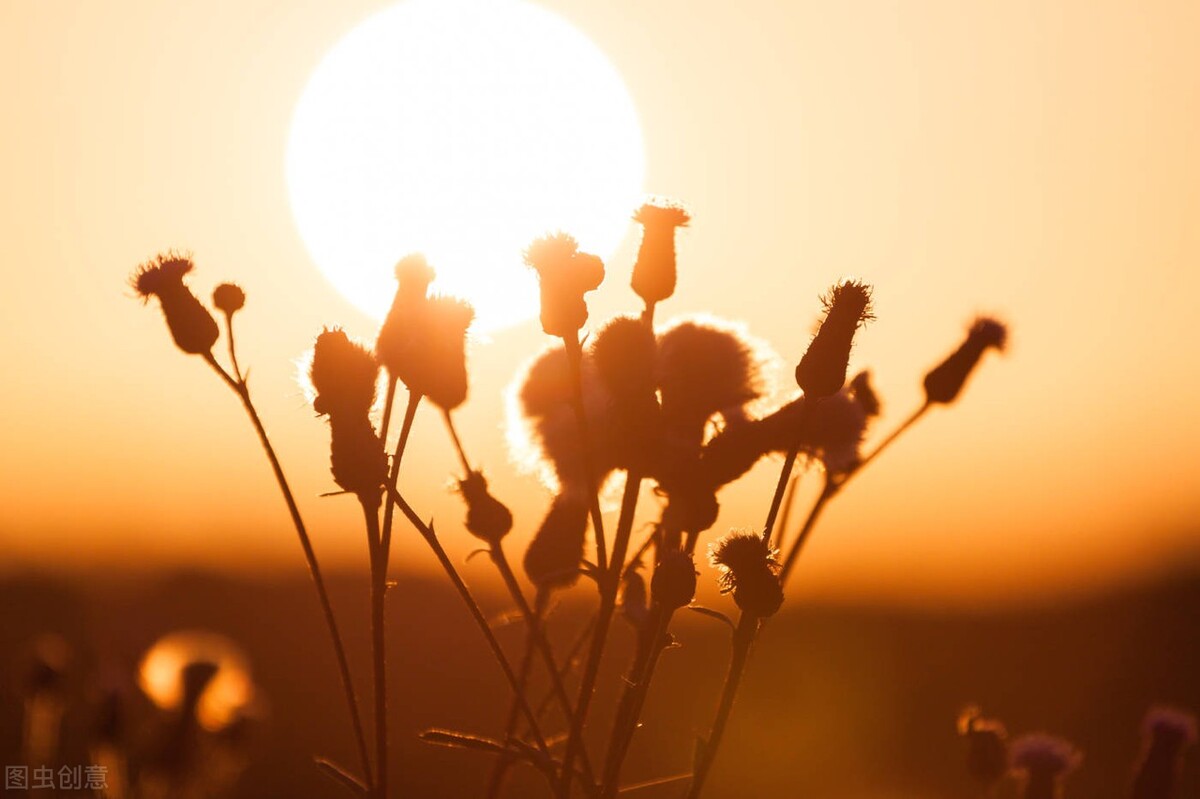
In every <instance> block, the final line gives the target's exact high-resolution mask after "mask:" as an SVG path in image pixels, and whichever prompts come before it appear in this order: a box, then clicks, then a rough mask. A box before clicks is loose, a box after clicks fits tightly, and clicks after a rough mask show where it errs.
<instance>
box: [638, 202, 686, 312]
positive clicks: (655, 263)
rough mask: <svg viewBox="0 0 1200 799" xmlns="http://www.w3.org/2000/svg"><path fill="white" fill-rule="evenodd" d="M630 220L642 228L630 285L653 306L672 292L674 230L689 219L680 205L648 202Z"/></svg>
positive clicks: (673, 281)
mask: <svg viewBox="0 0 1200 799" xmlns="http://www.w3.org/2000/svg"><path fill="white" fill-rule="evenodd" d="M633 219H634V221H636V222H639V223H641V225H642V243H641V245H640V246H639V247H638V254H637V261H635V262H634V265H633V277H632V279H631V281H630V285H631V286H632V287H633V290H634V292H635V293H636V294H637V295H638V296H639V297H641V298H642V300H644V301H645V303H646V305H647V306H653V305H654V304H655V303H658V302H662V301H663V300H665V299H667V298H668V297H670V296H671V295H672V294H674V293H675V282H676V265H675V229H676V228H678V227H683V226H685V225H687V223H688V222H689V221H690V219H691V217H690V216H689V215H688V212H687V211H686V210H684V208H683V207H682V206H680V205H677V204H674V203H670V202H650V203H646V204H645V205H643V206H642V207H641V208H639V209H638V210H637V212H636V213H635V214H634V215H633Z"/></svg>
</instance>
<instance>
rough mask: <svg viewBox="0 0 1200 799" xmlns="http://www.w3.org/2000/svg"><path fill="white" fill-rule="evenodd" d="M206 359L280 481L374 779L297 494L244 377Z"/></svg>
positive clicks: (362, 754)
mask: <svg viewBox="0 0 1200 799" xmlns="http://www.w3.org/2000/svg"><path fill="white" fill-rule="evenodd" d="M205 361H206V362H207V363H208V365H209V366H211V367H212V368H213V369H215V370H216V372H217V374H218V375H219V376H220V377H221V379H222V380H224V381H225V383H226V384H227V385H228V386H229V387H230V388H231V389H233V391H234V393H236V394H237V395H238V398H239V399H241V401H242V406H243V407H244V408H245V409H246V414H247V415H248V416H249V417H250V422H251V424H252V425H253V427H254V432H255V433H257V435H258V441H259V443H260V444H261V445H262V448H263V451H264V452H265V453H266V456H267V461H268V462H269V463H270V465H271V471H272V473H273V474H274V475H275V482H276V483H278V484H279V490H280V493H282V494H283V501H284V503H285V504H286V505H287V509H288V514H289V515H290V516H291V519H292V526H293V527H295V528H296V537H297V538H298V539H299V540H300V549H301V550H302V551H303V552H304V561H305V563H306V564H307V565H308V573H309V576H310V577H311V578H312V581H313V587H314V588H315V589H316V592H317V599H318V600H319V601H320V603H321V612H322V614H323V615H324V617H325V626H326V627H327V628H328V630H329V638H330V640H331V642H332V644H333V652H334V657H335V658H336V660H337V667H338V676H339V677H340V679H341V683H342V692H343V694H344V695H345V700H346V707H347V709H348V710H349V711H350V722H351V724H352V726H353V728H354V739H355V743H356V744H357V747H358V753H359V758H360V759H361V761H362V769H363V774H364V775H365V779H366V781H367V782H368V783H373V781H374V778H373V777H372V774H371V759H370V756H369V755H368V754H367V737H366V733H365V732H364V728H363V723H362V716H361V715H359V709H358V699H357V697H356V695H355V692H354V681H353V680H352V679H351V677H350V664H349V661H348V660H347V658H346V647H345V645H344V644H343V643H342V634H341V632H340V631H339V629H338V625H337V618H336V617H335V616H334V614H333V605H332V603H331V602H330V601H329V591H328V590H327V589H326V587H325V579H324V578H323V577H322V576H321V567H320V566H319V565H318V563H317V553H316V551H315V550H314V549H313V546H312V540H311V539H310V538H309V536H308V529H307V528H306V527H305V525H304V519H303V518H302V517H301V516H300V508H299V507H298V506H297V505H296V498H295V496H293V494H292V489H291V486H290V485H289V484H288V481H287V477H286V476H284V473H283V466H282V465H281V464H280V463H279V457H278V456H277V455H276V454H275V447H274V446H272V444H271V439H270V438H269V437H268V436H267V431H266V429H265V428H264V427H263V424H262V420H261V419H260V418H259V416H258V411H257V409H256V408H255V407H254V403H253V401H251V399H250V388H249V386H248V385H247V384H246V382H245V381H244V380H235V379H234V378H232V377H230V375H229V373H228V372H226V371H225V370H224V369H222V368H221V365H220V364H218V363H217V362H216V360H215V359H214V358H213V357H212V353H208V354H207V355H206V356H205Z"/></svg>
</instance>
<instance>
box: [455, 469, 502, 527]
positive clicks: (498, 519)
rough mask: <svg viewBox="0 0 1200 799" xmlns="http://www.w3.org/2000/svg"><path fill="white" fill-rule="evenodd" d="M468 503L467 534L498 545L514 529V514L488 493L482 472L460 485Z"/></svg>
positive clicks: (469, 475) (468, 477) (460, 482)
mask: <svg viewBox="0 0 1200 799" xmlns="http://www.w3.org/2000/svg"><path fill="white" fill-rule="evenodd" d="M458 491H459V493H460V494H462V498H463V501H464V502H466V503H467V522H466V527H467V532H469V533H471V535H473V536H475V537H476V538H478V539H480V540H482V541H486V542H487V543H489V544H498V543H500V541H501V539H503V538H504V536H506V535H508V531H509V530H511V529H512V526H513V517H512V513H511V512H510V511H509V509H508V508H507V507H505V505H504V503H503V502H501V501H500V500H498V499H496V498H495V497H494V496H492V495H491V493H490V492H489V491H488V487H487V480H486V479H484V476H483V473H482V472H474V471H473V472H471V473H469V474H468V475H467V477H466V479H465V480H461V481H459V483H458Z"/></svg>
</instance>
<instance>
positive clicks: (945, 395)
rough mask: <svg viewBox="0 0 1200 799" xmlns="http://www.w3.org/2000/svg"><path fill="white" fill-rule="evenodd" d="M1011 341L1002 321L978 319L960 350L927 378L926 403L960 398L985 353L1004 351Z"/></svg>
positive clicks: (946, 402)
mask: <svg viewBox="0 0 1200 799" xmlns="http://www.w3.org/2000/svg"><path fill="white" fill-rule="evenodd" d="M1007 339H1008V331H1007V328H1006V327H1005V326H1004V324H1003V323H1002V322H998V321H996V320H995V319H990V318H987V317H981V318H979V319H976V320H975V322H974V323H973V324H972V325H971V327H970V329H969V330H968V331H967V337H966V339H965V340H964V341H963V343H962V344H961V345H960V346H959V348H958V349H957V350H955V351H954V352H953V353H951V354H950V356H949V357H947V358H946V360H944V361H942V362H941V363H940V364H938V365H937V366H935V367H934V368H933V369H932V370H931V371H930V372H929V374H927V375H925V381H924V385H925V399H926V401H927V402H930V403H939V404H943V405H945V404H949V403H951V402H953V401H954V400H955V399H957V398H958V395H959V393H960V392H961V391H962V389H963V386H964V385H966V382H967V378H969V377H970V376H971V373H972V372H973V371H974V370H975V367H976V366H978V365H979V360H980V359H981V358H982V357H983V354H984V353H985V352H987V351H988V350H989V349H995V350H1003V349H1004V345H1005V343H1006V341H1007Z"/></svg>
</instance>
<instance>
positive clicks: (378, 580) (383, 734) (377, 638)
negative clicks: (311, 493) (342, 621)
mask: <svg viewBox="0 0 1200 799" xmlns="http://www.w3.org/2000/svg"><path fill="white" fill-rule="evenodd" d="M361 502H362V509H363V518H364V519H365V520H366V525H367V544H368V546H369V547H370V552H371V655H372V658H371V660H372V663H373V666H374V669H373V674H374V679H375V791H376V795H377V796H378V797H379V799H386V797H387V784H388V730H387V652H386V645H387V638H386V628H385V627H384V604H385V598H386V594H387V561H386V560H385V559H384V554H383V541H382V536H381V534H380V529H379V506H378V504H374V505H373V504H372V503H371V502H369V501H368V500H367V499H361Z"/></svg>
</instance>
